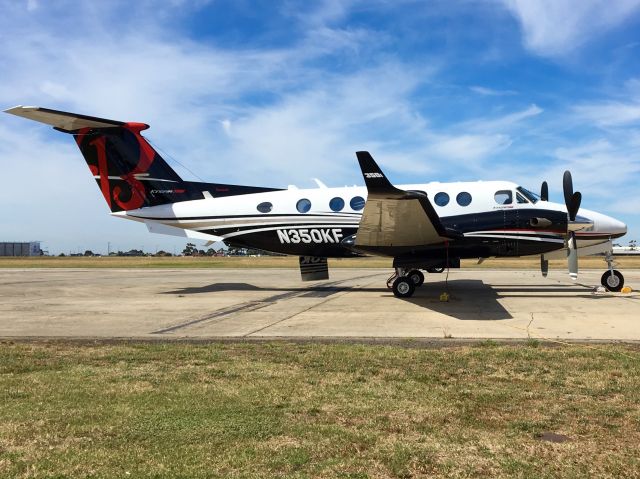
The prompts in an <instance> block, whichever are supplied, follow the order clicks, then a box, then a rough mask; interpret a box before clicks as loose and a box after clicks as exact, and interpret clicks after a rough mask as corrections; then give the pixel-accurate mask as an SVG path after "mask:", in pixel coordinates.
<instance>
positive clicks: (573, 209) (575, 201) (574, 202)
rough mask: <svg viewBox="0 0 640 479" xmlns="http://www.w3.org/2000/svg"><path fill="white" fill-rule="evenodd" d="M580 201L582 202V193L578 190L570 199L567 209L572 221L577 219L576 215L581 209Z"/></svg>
mask: <svg viewBox="0 0 640 479" xmlns="http://www.w3.org/2000/svg"><path fill="white" fill-rule="evenodd" d="M580 203H582V193H580V192H579V191H576V192H575V193H574V194H573V196H572V197H571V200H569V204H568V205H567V211H568V212H569V219H570V220H571V221H575V220H576V215H577V214H578V210H579V209H580Z"/></svg>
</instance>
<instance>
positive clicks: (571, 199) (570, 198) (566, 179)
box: [562, 170, 582, 280]
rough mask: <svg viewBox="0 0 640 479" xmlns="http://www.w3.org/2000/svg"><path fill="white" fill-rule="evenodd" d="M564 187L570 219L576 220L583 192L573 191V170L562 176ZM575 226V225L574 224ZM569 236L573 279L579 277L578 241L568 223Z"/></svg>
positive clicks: (570, 268) (568, 255)
mask: <svg viewBox="0 0 640 479" xmlns="http://www.w3.org/2000/svg"><path fill="white" fill-rule="evenodd" d="M562 189H563V190H564V203H565V205H566V206H567V213H568V215H569V221H571V222H573V221H575V220H576V215H577V214H578V210H579V209H580V203H581V202H582V193H580V192H579V191H576V192H575V193H574V191H573V179H572V178H571V172H570V171H568V170H567V171H565V172H564V176H563V177H562ZM574 227H575V225H574ZM567 229H568V234H569V238H568V239H567V263H568V266H569V276H571V279H573V280H576V279H578V242H577V241H576V232H575V230H574V229H572V228H571V225H568V228H567Z"/></svg>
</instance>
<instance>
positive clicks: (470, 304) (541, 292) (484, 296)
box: [161, 280, 603, 321]
mask: <svg viewBox="0 0 640 479" xmlns="http://www.w3.org/2000/svg"><path fill="white" fill-rule="evenodd" d="M229 291H273V292H279V293H278V294H275V295H273V296H270V297H267V298H263V299H261V300H260V301H261V302H266V303H269V302H276V301H278V300H285V299H288V298H291V297H298V298H325V297H329V296H331V295H333V294H336V293H340V292H349V291H353V292H356V291H363V292H377V293H381V294H382V295H385V296H392V293H391V291H390V290H389V289H387V288H384V287H375V288H371V287H352V286H336V285H330V284H329V285H312V286H304V287H299V288H281V287H261V286H255V285H253V284H250V283H213V284H208V285H203V286H195V287H187V288H181V289H177V290H172V291H165V292H163V293H161V294H177V295H190V294H203V293H205V294H206V293H223V292H229ZM443 292H448V293H449V295H450V297H449V301H447V302H443V301H440V294H441V293H443ZM566 294H570V295H571V296H572V297H575V296H579V297H581V298H602V297H603V296H598V295H593V294H591V289H590V288H589V287H588V286H584V285H573V284H567V285H563V284H548V285H540V284H533V285H509V284H486V283H484V282H483V281H482V280H453V281H449V282H448V283H445V282H444V281H439V282H428V283H425V284H424V285H423V286H422V287H421V288H419V289H418V290H417V291H416V293H415V294H414V295H413V297H411V298H408V299H404V300H398V301H407V302H409V303H412V304H415V305H417V306H420V307H423V308H425V309H428V310H430V311H435V312H438V313H441V314H444V315H446V316H450V317H453V318H456V319H460V320H485V321H496V320H503V319H511V318H513V316H512V315H511V314H510V313H509V312H508V311H507V310H506V309H505V308H504V307H503V306H502V305H501V304H500V302H499V301H498V300H499V299H501V298H519V297H521V298H547V299H556V300H559V301H562V300H563V299H564V298H565V297H566V296H565V295H566ZM390 299H391V298H390Z"/></svg>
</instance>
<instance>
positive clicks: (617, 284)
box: [600, 269, 624, 293]
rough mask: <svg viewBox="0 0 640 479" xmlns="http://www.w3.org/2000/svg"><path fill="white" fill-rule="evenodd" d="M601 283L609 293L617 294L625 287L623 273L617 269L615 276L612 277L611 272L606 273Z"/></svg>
mask: <svg viewBox="0 0 640 479" xmlns="http://www.w3.org/2000/svg"><path fill="white" fill-rule="evenodd" d="M600 283H601V284H602V286H604V287H605V288H607V289H608V290H609V291H613V292H614V293H617V292H618V291H620V290H621V289H622V287H623V286H624V276H622V273H621V272H620V271H618V270H617V269H614V270H613V276H612V275H611V271H605V272H604V274H603V275H602V278H600Z"/></svg>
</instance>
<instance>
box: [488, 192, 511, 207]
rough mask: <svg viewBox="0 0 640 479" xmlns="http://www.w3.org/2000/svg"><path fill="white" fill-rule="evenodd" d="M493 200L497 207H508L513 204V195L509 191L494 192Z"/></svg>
mask: <svg viewBox="0 0 640 479" xmlns="http://www.w3.org/2000/svg"><path fill="white" fill-rule="evenodd" d="M493 199H494V200H496V203H498V204H499V205H510V204H511V203H513V193H512V192H511V190H500V191H496V194H495V195H493Z"/></svg>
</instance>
